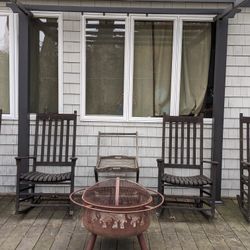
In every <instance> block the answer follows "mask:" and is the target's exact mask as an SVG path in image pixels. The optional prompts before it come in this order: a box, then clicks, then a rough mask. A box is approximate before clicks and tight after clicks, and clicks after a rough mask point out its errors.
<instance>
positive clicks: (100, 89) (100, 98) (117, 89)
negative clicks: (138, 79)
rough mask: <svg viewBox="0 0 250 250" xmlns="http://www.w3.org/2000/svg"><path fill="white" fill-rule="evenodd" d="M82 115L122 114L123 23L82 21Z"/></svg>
mask: <svg viewBox="0 0 250 250" xmlns="http://www.w3.org/2000/svg"><path fill="white" fill-rule="evenodd" d="M85 39H86V114H87V115H117V116H121V115H123V86H124V83H123V82H124V47H125V21H124V20H96V19H95V20H92V19H91V20H90V19H89V20H88V19H87V20H86V33H85Z"/></svg>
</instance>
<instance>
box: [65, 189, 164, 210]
mask: <svg viewBox="0 0 250 250" xmlns="http://www.w3.org/2000/svg"><path fill="white" fill-rule="evenodd" d="M146 190H147V191H149V192H152V193H154V194H156V195H158V196H159V197H160V201H159V203H158V204H157V205H155V206H149V205H146V206H144V208H143V209H140V210H139V209H135V210H121V209H120V207H118V208H116V207H112V210H111V209H108V208H107V209H101V208H99V207H96V206H92V205H89V204H84V203H80V202H78V201H76V200H75V199H74V196H76V195H77V194H80V193H81V192H83V193H84V192H85V191H86V189H85V188H82V189H79V190H77V191H75V192H73V193H71V194H70V196H69V198H70V200H71V201H72V202H73V203H74V204H76V205H78V206H80V207H83V208H87V209H90V210H94V211H97V212H103V213H115V214H120V213H123V214H133V213H141V212H149V211H151V210H154V209H156V208H158V207H160V206H161V205H162V204H163V202H164V197H163V195H162V194H160V193H158V192H157V191H154V190H152V189H148V188H147V189H146ZM140 207H141V206H140ZM109 208H110V207H109Z"/></svg>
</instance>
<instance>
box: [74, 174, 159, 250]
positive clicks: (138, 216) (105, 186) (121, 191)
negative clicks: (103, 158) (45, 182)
mask: <svg viewBox="0 0 250 250" xmlns="http://www.w3.org/2000/svg"><path fill="white" fill-rule="evenodd" d="M152 195H153V196H154V198H153V196H152ZM79 197H81V198H80V199H79ZM70 199H71V201H72V202H73V203H75V204H76V205H78V206H81V207H83V208H84V211H83V214H82V222H83V224H84V226H85V227H86V228H87V230H89V231H90V232H91V233H92V236H91V240H90V241H89V243H88V246H87V249H88V250H91V249H93V247H94V244H95V240H96V236H97V235H100V236H104V237H109V238H124V237H130V236H137V237H138V240H139V243H140V246H141V249H144V250H145V249H147V246H146V242H145V239H144V237H143V232H144V231H146V230H147V229H148V227H149V225H150V214H151V212H152V211H153V210H154V209H156V208H157V207H159V206H161V205H162V203H163V201H164V198H163V196H162V195H161V194H159V193H158V192H156V191H153V190H149V189H145V188H144V187H142V186H141V185H139V184H137V183H135V182H132V181H128V180H123V179H121V180H120V178H116V179H109V180H106V181H102V182H98V183H96V184H95V185H93V186H91V187H89V188H87V189H80V190H77V191H75V192H74V193H72V194H71V195H70Z"/></svg>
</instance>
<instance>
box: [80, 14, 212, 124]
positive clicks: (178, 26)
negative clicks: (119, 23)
mask: <svg viewBox="0 0 250 250" xmlns="http://www.w3.org/2000/svg"><path fill="white" fill-rule="evenodd" d="M213 18H214V15H156V14H149V15H144V14H131V15H128V16H125V15H121V14H120V15H115V14H105V15H103V14H101V13H100V14H93V13H91V14H83V15H82V25H81V33H82V35H81V37H82V39H81V43H82V44H81V58H82V60H81V63H82V65H81V70H82V72H81V88H80V92H81V93H80V119H81V120H82V121H111V122H113V121H126V122H130V121H131V122H157V123H158V122H161V121H162V118H160V117H134V116H133V114H132V112H133V68H134V65H133V64H134V22H135V21H136V20H145V21H159V20H160V21H172V22H173V48H172V72H171V97H170V115H179V105H180V83H181V59H182V34H183V22H188V21H190V22H192V21H196V22H213ZM86 19H112V20H119V19H123V20H126V32H125V52H124V106H123V116H122V117H120V116H115V115H114V116H110V115H109V116H107V115H86V40H85V28H86V27H85V24H86ZM127 74H128V77H127ZM211 122H212V119H211V118H205V123H208V124H210V123H211Z"/></svg>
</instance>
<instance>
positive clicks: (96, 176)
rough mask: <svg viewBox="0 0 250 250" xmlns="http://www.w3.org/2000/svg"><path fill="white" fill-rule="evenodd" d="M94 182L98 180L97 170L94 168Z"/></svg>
mask: <svg viewBox="0 0 250 250" xmlns="http://www.w3.org/2000/svg"><path fill="white" fill-rule="evenodd" d="M95 182H98V172H97V171H96V169H95Z"/></svg>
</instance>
